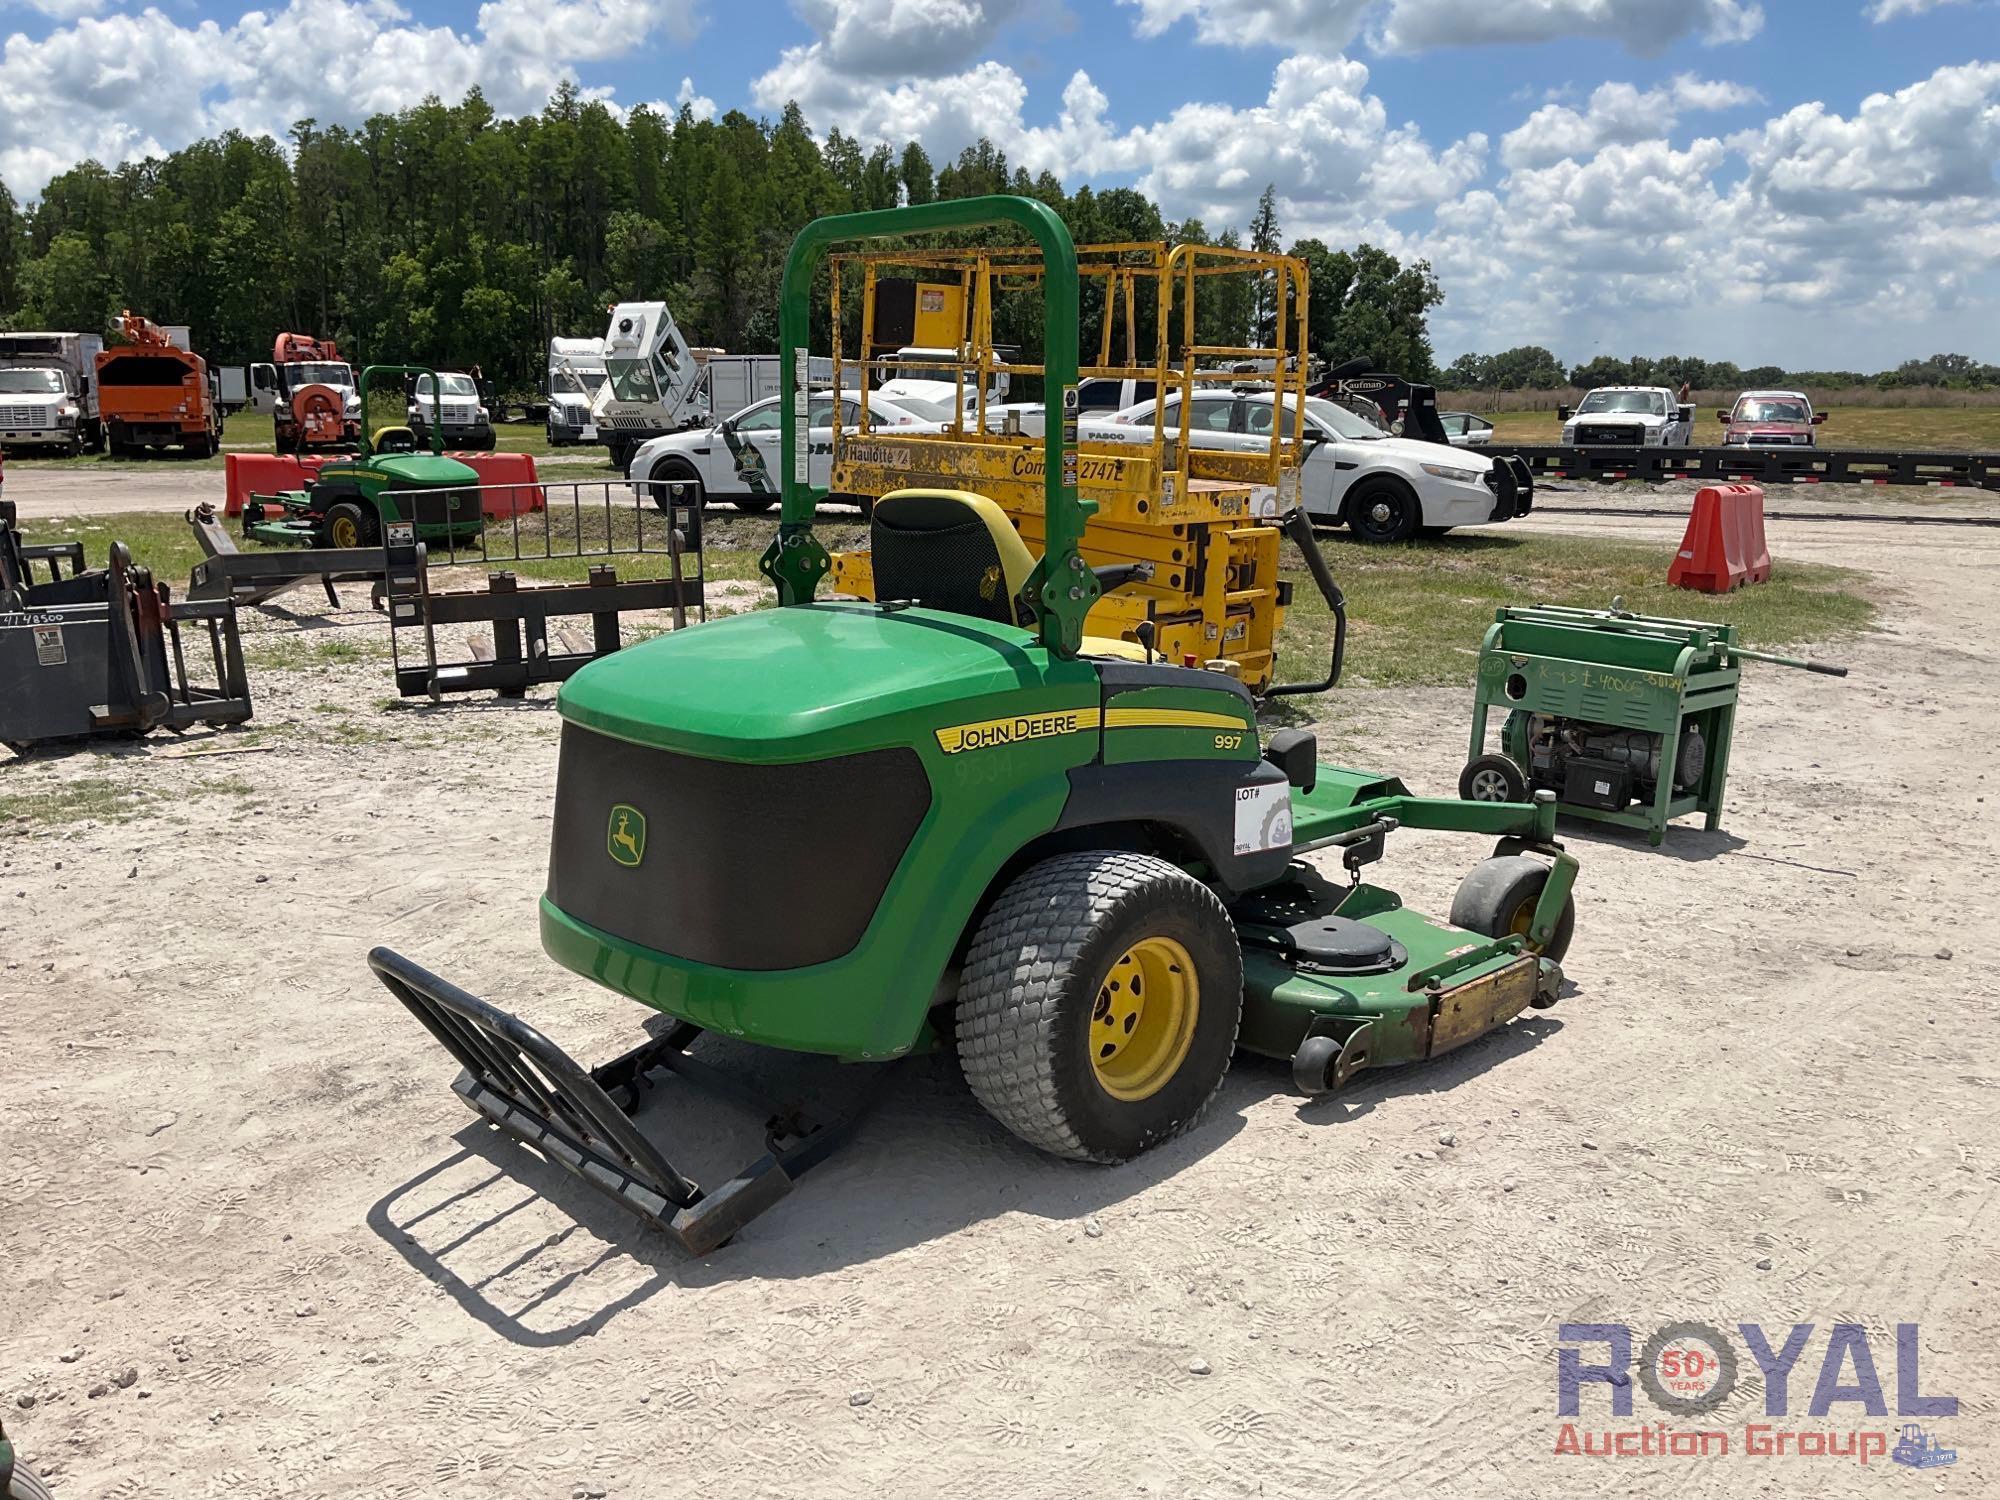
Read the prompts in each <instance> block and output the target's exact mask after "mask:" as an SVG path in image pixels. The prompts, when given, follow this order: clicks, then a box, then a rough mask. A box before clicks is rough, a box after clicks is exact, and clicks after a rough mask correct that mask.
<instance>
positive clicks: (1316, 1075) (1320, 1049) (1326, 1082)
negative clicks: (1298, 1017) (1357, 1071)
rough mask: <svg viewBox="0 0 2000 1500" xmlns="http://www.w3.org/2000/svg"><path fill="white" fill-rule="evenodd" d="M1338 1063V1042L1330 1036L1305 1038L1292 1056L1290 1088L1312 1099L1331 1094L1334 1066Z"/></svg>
mask: <svg viewBox="0 0 2000 1500" xmlns="http://www.w3.org/2000/svg"><path fill="white" fill-rule="evenodd" d="M1339 1061H1340V1043H1339V1042H1337V1041H1335V1040H1334V1039H1333V1038H1332V1037H1330V1036H1309V1037H1307V1038H1306V1039H1305V1040H1304V1041H1303V1042H1301V1043H1299V1050H1298V1051H1297V1052H1294V1053H1293V1054H1292V1087H1293V1088H1295V1089H1297V1090H1298V1091H1299V1092H1300V1093H1301V1094H1310V1095H1313V1096H1314V1097H1317V1096H1319V1095H1321V1094H1330V1093H1332V1092H1333V1088H1334V1084H1333V1070H1334V1065H1335V1064H1336V1063H1338V1062H1339Z"/></svg>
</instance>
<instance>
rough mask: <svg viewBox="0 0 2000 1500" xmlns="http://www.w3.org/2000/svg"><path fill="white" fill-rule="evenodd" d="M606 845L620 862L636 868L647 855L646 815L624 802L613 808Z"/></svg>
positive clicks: (605, 837)
mask: <svg viewBox="0 0 2000 1500" xmlns="http://www.w3.org/2000/svg"><path fill="white" fill-rule="evenodd" d="M604 847H605V849H606V850H607V851H608V852H609V853H610V855H611V857H612V858H613V859H615V860H617V861H618V863H619V864H621V865H624V866H626V867H628V868H633V869H636V868H637V867H638V864H639V861H640V860H642V859H644V858H645V857H646V815H645V814H644V813H642V812H640V811H639V809H638V808H636V807H628V806H627V805H626V804H625V803H623V802H621V803H619V804H618V805H617V806H616V807H614V808H612V809H611V825H610V827H609V828H608V829H606V830H605V835H604Z"/></svg>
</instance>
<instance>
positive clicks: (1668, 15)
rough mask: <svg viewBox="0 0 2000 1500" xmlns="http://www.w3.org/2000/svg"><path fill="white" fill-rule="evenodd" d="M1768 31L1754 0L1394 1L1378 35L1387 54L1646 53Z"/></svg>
mask: <svg viewBox="0 0 2000 1500" xmlns="http://www.w3.org/2000/svg"><path fill="white" fill-rule="evenodd" d="M1763 25H1764V11H1763V8H1762V7H1761V6H1759V5H1757V4H1755V3H1754V0H1389V14H1388V15H1387V16H1386V17H1384V18H1383V19H1382V20H1381V21H1380V23H1379V24H1378V25H1377V26H1376V27H1375V28H1374V30H1373V32H1372V37H1373V40H1374V44H1375V45H1376V46H1377V47H1378V48H1380V49H1381V50H1383V51H1385V52H1424V51H1429V50H1431V49H1432V48H1436V47H1463V46H1474V45H1481V44H1490V43H1500V42H1515V43H1521V42H1548V41H1555V40H1558V39H1560V38H1573V37H1594V38H1601V39H1603V40H1605V41H1612V42H1616V43H1618V45H1620V46H1621V47H1623V48H1625V50H1626V51H1628V52H1636V53H1639V54H1641V55H1646V54H1651V53H1656V52H1661V51H1664V50H1665V49H1666V48H1667V47H1669V46H1671V45H1672V44H1673V43H1675V42H1677V41H1680V40H1681V39H1682V38H1683V37H1686V36H1690V35H1696V36H1699V37H1700V38H1701V39H1702V40H1703V41H1705V42H1708V43H1710V44H1711V45H1717V44H1722V43H1727V42H1741V41H1747V40H1748V39H1749V38H1751V37H1753V36H1755V35H1756V34H1757V33H1758V32H1759V31H1760V30H1762V29H1763Z"/></svg>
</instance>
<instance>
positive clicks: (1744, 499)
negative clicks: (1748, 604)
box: [1667, 484, 1771, 594]
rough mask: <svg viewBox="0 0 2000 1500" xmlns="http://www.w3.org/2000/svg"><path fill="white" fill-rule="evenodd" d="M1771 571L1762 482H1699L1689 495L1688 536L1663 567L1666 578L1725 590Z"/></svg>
mask: <svg viewBox="0 0 2000 1500" xmlns="http://www.w3.org/2000/svg"><path fill="white" fill-rule="evenodd" d="M1770 576H1771V549H1770V547H1769V546H1768V545H1767V544H1766V543H1765V541H1764V488H1763V486H1762V485H1756V484H1710V485H1704V486H1703V487H1702V488H1701V490H1700V491H1699V492H1698V493H1697V494H1696V495H1695V497H1694V509H1693V510H1691V511H1690V512H1689V513H1688V525H1687V535H1686V536H1684V537H1682V538H1681V549H1680V551H1679V552H1677V553H1676V554H1675V555H1674V560H1673V564H1672V566H1670V567H1669V568H1668V569H1667V582H1668V583H1671V584H1673V585H1674V586H1675V587H1676V588H1683V589H1699V590H1700V591H1701V592H1702V593H1704V594H1726V593H1728V592H1729V591H1730V590H1731V589H1740V588H1742V587H1743V586H1744V585H1745V584H1746V583H1762V582H1764V581H1765V580H1766V579H1767V578H1769V577H1770Z"/></svg>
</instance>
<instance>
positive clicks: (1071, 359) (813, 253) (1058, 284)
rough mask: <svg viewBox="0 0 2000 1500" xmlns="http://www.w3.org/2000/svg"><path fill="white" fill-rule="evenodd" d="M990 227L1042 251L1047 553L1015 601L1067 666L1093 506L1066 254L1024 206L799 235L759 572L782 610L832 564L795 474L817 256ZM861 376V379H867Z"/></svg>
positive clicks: (936, 212) (834, 222)
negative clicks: (1083, 494)
mask: <svg viewBox="0 0 2000 1500" xmlns="http://www.w3.org/2000/svg"><path fill="white" fill-rule="evenodd" d="M989 224H1014V225H1018V226H1019V227H1020V228H1022V229H1025V230H1027V232H1028V233H1029V234H1030V235H1031V236H1033V238H1034V240H1035V243H1036V244H1037V245H1039V246H1040V247H1041V251H1042V264H1043V268H1044V277H1043V282H1042V287H1043V291H1042V369H1043V376H1042V399H1043V403H1044V409H1045V411H1046V422H1045V425H1044V429H1043V439H1042V441H1043V451H1042V466H1043V485H1044V488H1043V504H1044V507H1045V513H1046V514H1045V520H1044V526H1045V530H1044V533H1043V534H1044V535H1045V536H1046V537H1047V538H1048V550H1047V551H1046V552H1044V553H1043V555H1042V559H1041V561H1040V562H1038V563H1037V564H1036V565H1035V571H1034V573H1033V574H1031V575H1030V577H1029V579H1028V586H1027V589H1026V591H1025V592H1026V594H1027V596H1028V598H1029V599H1031V600H1033V601H1034V603H1035V606H1036V615H1037V630H1038V633H1039V634H1040V635H1041V638H1042V643H1043V644H1044V645H1045V646H1047V647H1048V648H1049V649H1050V650H1051V651H1054V652H1056V653H1058V654H1059V655H1063V656H1074V655H1075V654H1076V653H1077V651H1078V650H1080V649H1081V647H1082V645H1083V618H1084V616H1085V615H1087V614H1089V613H1090V607H1091V606H1092V605H1093V604H1095V603H1096V602H1097V599H1098V594H1099V588H1098V583H1097V575H1096V574H1095V573H1093V572H1092V571H1091V570H1090V569H1089V568H1088V567H1087V566H1085V564H1084V561H1083V554H1082V552H1081V551H1079V550H1078V547H1079V544H1080V542H1081V541H1082V538H1083V527H1084V523H1085V522H1086V521H1087V520H1088V519H1089V518H1090V516H1091V514H1092V513H1093V512H1094V511H1095V510H1096V509H1097V505H1096V502H1095V501H1091V500H1083V499H1080V498H1079V497H1078V495H1077V492H1076V475H1077V449H1076V417H1077V405H1076V359H1077V354H1076V350H1077V343H1076V341H1077V274H1076V245H1075V243H1074V241H1072V240H1071V239H1070V234H1069V230H1068V228H1067V227H1066V226H1065V225H1064V224H1063V221H1062V220H1061V219H1060V218H1058V217H1057V216H1056V213H1055V210H1053V209H1051V208H1050V207H1049V206H1048V205H1047V204H1045V203H1038V202H1036V201H1035V200H1034V199H1032V198H1016V197H1009V196H1000V195H995V196H992V197H985V198H958V199H953V200H951V201H949V202H943V203H921V204H915V205H912V206H911V207H908V208H885V209H877V210H875V211H873V212H869V213H859V214H833V215H830V216H829V217H827V218H824V219H815V220H813V222H812V223H810V224H808V225H806V227H805V228H804V229H802V230H801V231H799V237H798V238H797V239H795V240H793V241H792V250H791V254H790V255H789V256H788V257H786V260H785V279H784V286H783V290H782V292H781V293H780V302H779V309H778V356H779V357H778V364H779V370H778V379H779V391H780V400H779V409H780V411H782V412H783V413H784V427H783V432H782V435H781V438H780V451H781V453H782V460H781V467H782V469H783V473H782V475H781V476H780V479H781V482H782V484H783V491H784V507H783V509H782V510H781V511H780V517H781V519H780V520H779V522H778V535H777V538H776V539H775V540H774V541H773V542H772V543H771V545H770V547H769V548H768V549H766V551H765V553H764V556H763V557H762V559H761V560H760V561H759V562H758V564H757V566H758V568H759V570H760V571H761V572H762V573H763V574H764V576H765V577H766V578H768V579H770V580H771V583H772V584H773V586H774V587H776V589H777V591H778V603H779V604H780V605H788V604H807V603H810V602H811V600H812V597H813V591H814V590H815V589H817V588H818V587H819V581H820V579H822V578H823V577H825V576H826V573H827V570H828V569H829V568H831V567H832V565H833V562H832V559H831V558H830V557H829V556H828V555H827V551H826V548H825V546H824V545H823V544H821V542H820V541H819V539H818V538H816V537H815V536H814V535H813V531H812V523H813V513H814V511H815V510H816V509H817V508H818V504H819V501H820V500H821V499H823V498H825V495H826V492H825V491H824V490H816V489H814V488H813V487H812V486H811V485H810V484H808V483H807V481H806V467H805V465H806V453H807V448H808V440H807V437H806V432H807V426H806V421H807V418H806V407H807V391H806V388H807V387H808V386H809V385H810V384H811V378H810V373H809V372H810V370H811V363H810V360H811V344H810V328H809V326H808V325H809V323H810V321H811V318H810V314H811V301H810V297H811V292H812V279H813V272H814V270H815V269H816V268H817V267H818V265H819V262H820V258H821V257H822V256H823V255H824V254H825V252H826V249H827V247H828V246H829V245H833V244H836V243H840V242H843V241H848V240H878V239H889V238H895V237H899V236H902V235H910V234H925V233H929V232H931V231H933V230H940V229H977V228H980V227H982V226H984V225H989ZM862 378H863V379H866V378H867V376H866V372H865V371H864V372H863V377H862Z"/></svg>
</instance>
